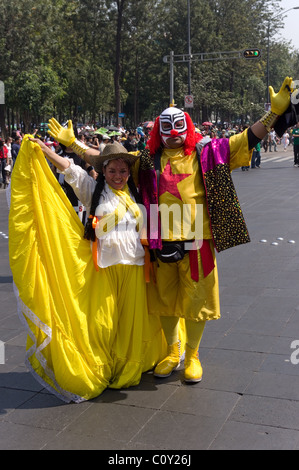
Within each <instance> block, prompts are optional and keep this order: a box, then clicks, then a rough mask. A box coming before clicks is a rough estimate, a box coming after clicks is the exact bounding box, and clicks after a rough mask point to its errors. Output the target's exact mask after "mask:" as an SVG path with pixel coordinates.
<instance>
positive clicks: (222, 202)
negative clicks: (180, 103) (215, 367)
mask: <svg viewBox="0 0 299 470" xmlns="http://www.w3.org/2000/svg"><path fill="white" fill-rule="evenodd" d="M197 154H198V158H199V168H200V169H201V171H202V175H203V181H204V186H205V192H206V201H207V208H208V214H209V218H210V226H211V232H212V236H213V241H214V245H215V248H216V250H217V251H218V252H221V251H224V250H226V249H228V248H231V247H233V246H237V245H241V244H243V243H248V242H250V238H249V234H248V230H247V227H246V223H245V220H244V217H243V214H242V210H241V206H240V203H239V200H238V197H237V193H236V190H235V187H234V183H233V180H232V177H231V172H230V165H229V163H230V148H229V140H228V139H212V140H211V141H210V142H208V143H207V144H206V145H205V146H204V147H203V148H202V149H197ZM158 158H159V156H158V155H157V156H156V157H153V156H151V155H150V154H149V152H148V150H145V151H143V152H142V153H141V156H140V167H139V191H140V195H141V197H142V200H143V204H144V206H145V208H146V211H147V226H148V240H149V247H150V248H151V249H157V248H158V249H161V247H162V240H161V226H160V220H159V217H153V216H155V215H156V214H157V212H158V201H159V195H158V184H157V165H155V160H156V161H157V159H158ZM150 219H151V220H158V223H157V224H156V226H154V227H153V225H150Z"/></svg>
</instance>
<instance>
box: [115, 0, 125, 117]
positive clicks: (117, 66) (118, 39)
mask: <svg viewBox="0 0 299 470" xmlns="http://www.w3.org/2000/svg"><path fill="white" fill-rule="evenodd" d="M125 1H126V0H117V1H116V3H117V28H116V51H115V61H116V63H115V73H114V89H115V112H116V123H117V124H121V119H120V118H119V116H118V115H119V113H120V110H121V103H120V73H121V67H120V49H121V29H122V15H123V9H124V4H125Z"/></svg>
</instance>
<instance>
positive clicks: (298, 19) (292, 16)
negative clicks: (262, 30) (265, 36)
mask: <svg viewBox="0 0 299 470" xmlns="http://www.w3.org/2000/svg"><path fill="white" fill-rule="evenodd" d="M280 6H281V8H283V11H285V10H288V9H289V8H292V7H299V0H281V2H280ZM274 15H275V14H274ZM284 25H285V26H284V28H283V29H281V30H280V32H279V34H278V35H276V36H275V37H274V39H285V40H287V41H289V40H291V42H292V45H293V46H294V48H295V49H298V50H299V10H291V11H288V12H287V13H286V14H285V15H284Z"/></svg>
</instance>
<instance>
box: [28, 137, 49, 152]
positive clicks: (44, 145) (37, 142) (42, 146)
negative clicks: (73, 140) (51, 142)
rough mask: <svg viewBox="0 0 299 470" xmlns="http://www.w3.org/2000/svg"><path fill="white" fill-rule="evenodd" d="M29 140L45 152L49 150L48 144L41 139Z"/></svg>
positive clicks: (30, 138)
mask: <svg viewBox="0 0 299 470" xmlns="http://www.w3.org/2000/svg"><path fill="white" fill-rule="evenodd" d="M28 140H30V142H34V143H36V144H38V145H39V146H40V148H41V149H42V151H43V152H46V150H47V149H48V147H47V146H46V144H45V143H44V142H43V141H42V140H40V139H37V138H32V137H28Z"/></svg>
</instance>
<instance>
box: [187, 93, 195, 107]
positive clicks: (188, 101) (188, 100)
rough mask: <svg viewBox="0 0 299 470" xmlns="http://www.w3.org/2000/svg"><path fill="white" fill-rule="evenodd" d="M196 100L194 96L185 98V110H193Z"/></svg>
mask: <svg viewBox="0 0 299 470" xmlns="http://www.w3.org/2000/svg"><path fill="white" fill-rule="evenodd" d="M193 104H194V100H193V95H186V96H185V108H193Z"/></svg>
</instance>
